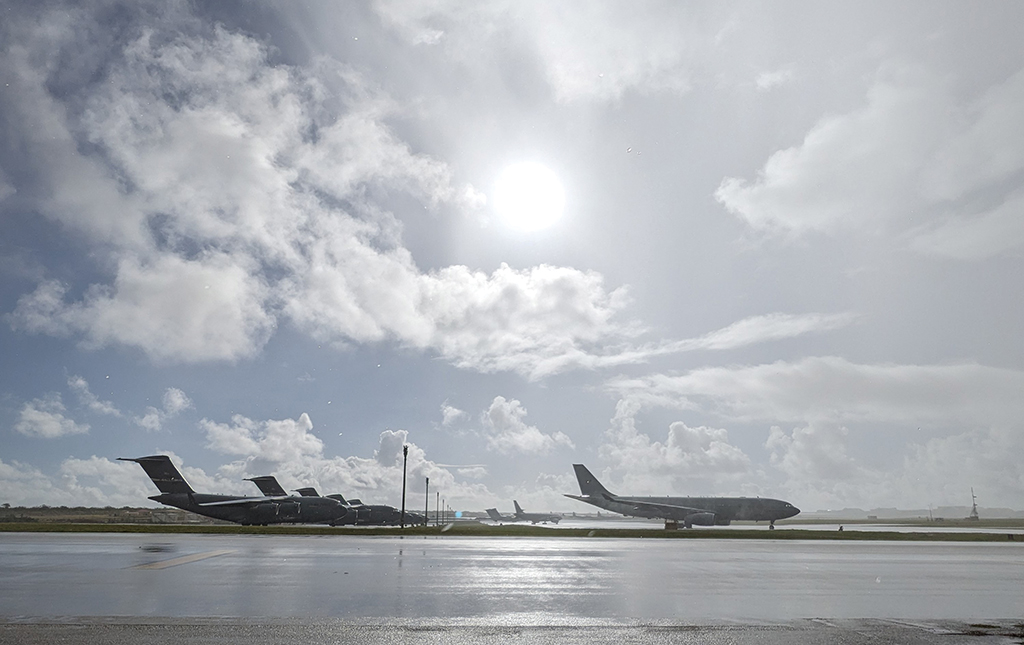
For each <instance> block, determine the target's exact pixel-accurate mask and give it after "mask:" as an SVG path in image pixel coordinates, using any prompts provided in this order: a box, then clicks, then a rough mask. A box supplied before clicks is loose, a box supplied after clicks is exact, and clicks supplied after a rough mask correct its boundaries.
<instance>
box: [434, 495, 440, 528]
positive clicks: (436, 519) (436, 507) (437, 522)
mask: <svg viewBox="0 0 1024 645" xmlns="http://www.w3.org/2000/svg"><path fill="white" fill-rule="evenodd" d="M434 525H435V526H441V491H437V499H436V500H435V501H434Z"/></svg>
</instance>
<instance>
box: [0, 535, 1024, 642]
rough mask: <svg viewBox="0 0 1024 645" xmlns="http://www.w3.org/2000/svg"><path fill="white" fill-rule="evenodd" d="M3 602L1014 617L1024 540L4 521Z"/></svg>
mask: <svg viewBox="0 0 1024 645" xmlns="http://www.w3.org/2000/svg"><path fill="white" fill-rule="evenodd" d="M0 571H3V584H2V585H0V616H2V617H3V618H6V619H8V620H16V621H17V620H22V619H25V618H47V617H49V618H61V617H93V618H104V617H132V618H139V617H162V618H175V617H190V618H197V617H199V618H215V617H255V618H259V619H264V620H266V619H293V618H304V617H312V618H322V619H328V618H329V619H343V620H354V621H357V622H358V621H371V622H372V621H381V620H411V621H436V620H447V621H459V620H463V621H465V620H468V621H484V622H488V624H491V623H495V624H524V623H525V624H530V625H565V624H567V623H572V622H573V621H577V622H578V621H588V620H627V621H630V620H632V621H637V620H639V621H665V620H668V621H698V622H707V621H731V622H741V623H751V624H760V623H765V622H769V623H775V622H778V621H787V620H801V619H809V618H828V619H862V618H883V619H901V620H903V619H906V620H920V619H927V620H955V621H982V620H991V619H1011V618H1014V617H1019V616H1024V591H1022V586H1021V580H1024V545H1022V544H1020V543H1015V542H1009V543H1006V544H1002V543H938V542H909V543H908V542H859V541H855V542H831V541H821V540H815V541H775V540H772V541H769V540H764V541H762V540H743V541H736V540H703V539H689V540H650V539H648V540H645V539H618V538H600V539H598V538H593V539H588V538H503V537H494V538H475V537H440V538H439V537H428V538H423V537H419V538H399V537H369V536H366V537H362V536H330V537H314V536H245V535H173V534H162V535H137V534H38V533H37V534H27V533H8V534H0Z"/></svg>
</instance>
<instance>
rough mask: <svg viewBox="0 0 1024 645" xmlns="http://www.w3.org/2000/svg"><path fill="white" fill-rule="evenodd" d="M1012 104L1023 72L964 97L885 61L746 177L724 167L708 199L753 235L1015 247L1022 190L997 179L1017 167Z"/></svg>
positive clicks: (935, 250) (967, 254)
mask: <svg viewBox="0 0 1024 645" xmlns="http://www.w3.org/2000/svg"><path fill="white" fill-rule="evenodd" d="M1022 111H1024V70H1020V71H1018V72H1017V73H1015V74H1014V75H1012V76H1011V77H1009V78H1008V79H1007V80H1005V81H1004V82H1002V83H998V84H996V85H994V86H992V87H991V88H989V89H988V90H987V91H985V92H984V93H983V94H981V95H980V96H977V97H973V98H970V99H968V100H963V99H962V98H960V96H959V95H958V94H957V92H956V91H955V88H954V87H953V85H952V83H951V82H950V81H949V80H948V79H942V80H940V79H937V78H935V77H933V76H931V75H929V74H927V73H924V72H921V71H919V70H907V69H896V68H894V67H889V68H886V69H884V70H883V71H882V72H881V73H880V74H879V78H878V79H877V80H876V81H875V83H874V85H873V86H872V87H871V89H870V90H869V92H868V96H867V101H866V104H865V105H864V106H863V107H861V108H859V109H856V110H853V111H850V112H847V113H845V114H838V115H829V116H826V117H823V118H822V119H821V120H819V121H818V123H817V124H815V126H814V127H813V128H811V130H810V131H809V132H808V133H807V135H806V136H805V137H804V140H803V141H802V142H801V143H800V144H799V145H797V146H793V147H791V148H787V149H785V150H779V151H777V152H775V153H774V154H773V155H771V157H770V158H769V159H768V161H767V162H766V163H765V165H764V167H763V168H762V169H761V170H760V171H759V172H758V175H757V178H756V179H755V180H754V181H752V182H749V181H747V180H743V179H738V178H735V177H728V178H726V179H724V180H723V181H722V183H721V185H720V186H719V187H718V190H717V191H716V192H715V197H716V198H717V199H718V201H719V202H720V203H721V204H722V205H723V206H725V208H726V209H728V210H729V211H731V212H732V213H734V214H735V215H737V216H738V217H740V218H741V219H742V220H743V221H745V222H746V223H747V224H748V225H749V226H750V227H751V228H753V229H754V230H757V231H760V232H764V233H777V234H780V235H784V236H800V235H804V234H808V233H812V232H819V233H825V234H838V233H839V232H840V231H866V232H868V233H880V232H883V231H888V230H893V229H895V230H896V231H904V232H907V233H908V238H909V246H910V247H911V248H913V249H914V250H917V251H919V252H922V253H928V254H934V255H940V256H945V257H949V258H956V259H980V258H985V257H991V256H995V255H999V254H1003V253H1007V252H1011V251H1016V250H1019V249H1020V247H1021V246H1022V245H1024V228H1022V227H1021V226H1020V225H1019V224H1018V223H1017V222H1018V221H1019V220H1020V219H1021V218H1020V217H1019V214H1020V212H1021V196H1020V191H1019V189H1018V186H1017V184H1018V183H1019V182H1013V183H1011V184H1009V187H1008V185H1007V181H1006V180H1007V179H1008V178H1011V177H1013V176H1014V175H1015V174H1018V173H1020V172H1021V170H1024V152H1022V150H1024V128H1021V127H1019V125H1020V123H1019V122H1020V119H1019V114H1020V113H1021V112H1022ZM922 220H925V221H926V223H925V224H921V221H922ZM929 220H930V221H929Z"/></svg>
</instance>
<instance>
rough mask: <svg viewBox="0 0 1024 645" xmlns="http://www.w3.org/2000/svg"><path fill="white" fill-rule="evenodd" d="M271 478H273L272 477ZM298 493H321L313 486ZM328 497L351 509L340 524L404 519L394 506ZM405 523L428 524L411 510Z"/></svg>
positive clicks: (388, 523) (388, 522) (387, 522)
mask: <svg viewBox="0 0 1024 645" xmlns="http://www.w3.org/2000/svg"><path fill="white" fill-rule="evenodd" d="M271 479H273V478H272V477H271ZM295 492H296V493H298V494H299V495H301V496H302V497H320V493H318V492H317V491H316V489H315V488H313V487H311V486H310V487H306V488H298V489H296V490H295ZM327 499H333V500H336V501H338V502H340V503H341V504H344V505H345V507H346V508H348V509H349V510H350V511H351V515H350V516H349V517H346V518H345V520H344V521H342V522H339V524H356V525H360V526H391V525H395V524H399V523H401V521H402V511H400V510H398V509H397V508H395V507H394V506H386V505H384V504H363V503H362V502H361V501H359V500H358V499H349V500H346V499H345V498H344V497H342V496H341V495H328V496H327ZM405 523H406V524H426V521H425V518H424V517H423V516H422V515H420V514H419V513H412V512H410V511H406V512H405Z"/></svg>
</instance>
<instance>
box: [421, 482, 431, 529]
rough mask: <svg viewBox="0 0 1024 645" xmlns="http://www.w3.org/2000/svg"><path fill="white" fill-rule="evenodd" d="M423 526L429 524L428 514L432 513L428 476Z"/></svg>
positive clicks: (424, 498)
mask: <svg viewBox="0 0 1024 645" xmlns="http://www.w3.org/2000/svg"><path fill="white" fill-rule="evenodd" d="M423 500H424V501H423V526H426V525H427V516H428V515H430V478H429V477H427V492H426V493H424V495H423Z"/></svg>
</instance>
